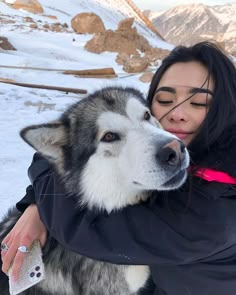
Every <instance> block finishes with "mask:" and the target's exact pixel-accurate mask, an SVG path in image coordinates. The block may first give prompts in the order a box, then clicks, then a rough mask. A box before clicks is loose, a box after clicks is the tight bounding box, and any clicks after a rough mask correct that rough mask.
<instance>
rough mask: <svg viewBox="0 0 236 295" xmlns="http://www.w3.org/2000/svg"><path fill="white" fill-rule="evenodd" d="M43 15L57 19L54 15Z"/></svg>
mask: <svg viewBox="0 0 236 295" xmlns="http://www.w3.org/2000/svg"><path fill="white" fill-rule="evenodd" d="M44 16H45V17H48V18H51V19H56V20H57V17H56V16H55V15H46V14H45V15H44Z"/></svg>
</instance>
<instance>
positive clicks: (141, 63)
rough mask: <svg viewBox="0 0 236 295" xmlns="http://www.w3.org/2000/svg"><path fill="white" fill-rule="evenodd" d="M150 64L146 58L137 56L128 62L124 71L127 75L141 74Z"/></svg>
mask: <svg viewBox="0 0 236 295" xmlns="http://www.w3.org/2000/svg"><path fill="white" fill-rule="evenodd" d="M148 64H149V61H148V60H147V59H146V58H142V57H138V56H135V57H132V58H130V59H128V60H127V61H126V64H125V65H124V67H123V70H124V71H125V72H127V73H139V72H143V71H145V70H146V68H147V67H148Z"/></svg>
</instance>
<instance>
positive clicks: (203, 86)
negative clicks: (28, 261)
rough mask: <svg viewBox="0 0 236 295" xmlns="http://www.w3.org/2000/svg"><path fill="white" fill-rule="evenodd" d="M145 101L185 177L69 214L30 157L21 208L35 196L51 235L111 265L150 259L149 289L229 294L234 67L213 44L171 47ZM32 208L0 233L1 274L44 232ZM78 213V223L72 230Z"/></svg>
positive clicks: (42, 166)
mask: <svg viewBox="0 0 236 295" xmlns="http://www.w3.org/2000/svg"><path fill="white" fill-rule="evenodd" d="M148 103H149V105H150V108H151V111H152V113H153V115H154V116H155V117H156V118H157V119H158V120H159V121H160V122H161V124H162V126H163V128H164V129H165V130H168V131H169V132H171V133H173V134H175V135H176V136H177V137H179V138H180V139H181V140H182V141H183V142H184V143H185V144H186V145H187V146H188V149H189V151H190V154H191V167H190V176H189V179H188V181H187V182H186V184H185V185H184V186H183V187H182V188H181V189H179V190H177V191H172V192H168V193H162V192H159V193H158V194H156V198H155V196H153V198H152V199H151V200H150V202H149V203H145V204H139V205H136V206H132V207H128V208H125V209H124V210H122V211H118V212H115V213H112V214H110V215H109V216H108V215H106V214H104V215H96V214H94V213H91V212H87V211H86V210H81V211H80V210H79V209H78V208H77V209H74V211H73V210H72V209H71V208H72V207H71V206H72V205H71V204H70V199H63V198H56V196H55V194H54V195H53V196H52V197H43V196H42V194H48V193H50V194H53V193H55V189H56V187H57V180H56V179H55V177H54V176H53V175H52V174H50V175H48V173H47V172H48V170H49V169H50V166H48V164H47V163H46V161H44V160H43V159H42V158H40V157H38V156H37V155H36V156H35V159H34V161H33V163H32V165H31V167H30V168H29V174H30V176H31V178H32V182H33V188H32V187H30V188H29V189H28V192H27V195H26V197H25V199H23V200H22V201H21V202H20V203H18V208H19V209H21V210H23V209H25V207H27V206H28V204H29V203H32V202H34V200H36V203H37V206H38V210H39V213H40V218H41V219H42V221H43V222H44V224H45V225H46V227H47V229H48V230H49V232H50V234H51V235H52V236H54V237H55V238H56V239H57V240H58V241H59V242H60V243H61V244H63V245H64V246H65V247H67V248H69V249H71V250H73V251H76V252H79V253H81V254H83V255H86V256H89V257H92V258H96V259H100V260H105V261H110V262H113V263H122V264H126V263H127V264H147V265H150V267H151V271H152V277H153V280H154V283H155V291H153V292H154V293H153V294H168V295H180V294H181V295H189V294H191V295H199V294H202V295H213V294H214V295H224V294H227V295H234V294H235V290H236V259H235V257H236V230H235V227H236V214H235V212H236V158H235V151H236V71H235V67H234V65H233V63H232V62H231V61H230V59H229V58H228V57H227V56H226V55H225V54H224V53H223V52H221V51H220V50H219V49H218V48H217V47H216V46H215V45H213V44H211V43H208V42H202V43H199V44H196V45H194V46H192V47H183V46H180V47H177V48H175V49H174V50H173V51H172V52H171V53H170V55H169V56H168V57H166V58H165V59H164V60H163V63H162V65H161V66H160V68H159V69H158V70H157V72H156V74H155V75H154V78H153V80H152V83H151V85H150V90H149V94H148ZM42 176H43V177H42ZM55 207H57V210H54V208H55ZM67 208H70V211H68V210H66V209H67ZM38 210H37V207H36V206H35V205H31V206H29V207H28V208H27V209H26V210H25V213H24V214H23V216H22V217H21V219H20V220H19V221H18V223H17V224H16V226H15V228H14V229H13V230H12V231H11V232H10V234H9V235H8V236H7V237H6V238H5V239H4V241H3V243H4V244H7V245H8V247H9V249H8V251H4V250H2V259H3V271H4V272H6V271H7V269H8V267H9V265H10V262H11V261H12V260H13V258H14V257H15V259H14V273H15V275H16V276H17V272H18V270H19V266H20V265H21V262H22V259H23V258H24V254H23V253H21V252H19V251H18V252H17V248H18V247H19V246H21V245H26V246H30V245H31V243H32V242H33V241H34V240H35V239H40V241H41V244H42V245H43V244H44V242H45V239H46V231H45V228H44V225H43V224H42V223H41V221H40V218H39V215H38ZM66 212H67V213H66ZM68 212H70V213H69V214H68ZM62 213H63V214H62ZM78 215H79V218H78ZM75 218H76V220H77V223H76V227H72V228H71V226H70V224H71V221H73V220H74V219H75ZM101 233H103V235H105V237H106V239H102V238H101V236H100V234H101ZM120 253H122V254H123V255H120Z"/></svg>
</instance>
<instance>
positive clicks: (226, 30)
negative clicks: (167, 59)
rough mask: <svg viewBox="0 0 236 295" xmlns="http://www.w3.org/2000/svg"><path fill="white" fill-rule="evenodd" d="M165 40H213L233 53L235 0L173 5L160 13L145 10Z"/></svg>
mask: <svg viewBox="0 0 236 295" xmlns="http://www.w3.org/2000/svg"><path fill="white" fill-rule="evenodd" d="M146 14H148V16H149V18H151V20H152V22H153V24H154V25H155V27H156V28H157V29H158V30H159V32H160V33H161V34H162V35H163V37H164V38H165V40H166V41H168V42H170V43H173V44H175V45H178V44H180V43H182V44H187V45H189V44H193V43H195V42H198V41H202V40H206V39H207V40H216V41H218V42H219V43H221V44H222V45H223V47H224V48H225V49H226V50H227V51H228V52H230V53H232V54H234V55H236V3H231V4H225V5H216V6H206V5H203V4H194V5H193V4H191V5H181V6H176V7H174V8H172V9H169V10H167V11H164V12H162V13H157V14H155V13H151V12H146Z"/></svg>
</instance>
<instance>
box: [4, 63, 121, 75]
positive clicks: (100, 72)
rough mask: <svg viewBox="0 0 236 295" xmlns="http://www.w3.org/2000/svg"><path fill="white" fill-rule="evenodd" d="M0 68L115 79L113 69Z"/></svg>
mask: <svg viewBox="0 0 236 295" xmlns="http://www.w3.org/2000/svg"><path fill="white" fill-rule="evenodd" d="M0 68H6V69H20V70H35V71H49V72H50V71H54V72H62V73H63V74H67V75H78V76H83V75H86V76H90V75H108V76H110V75H111V76H114V77H117V75H116V73H115V71H114V69H113V68H100V69H99V68H98V69H85V70H66V69H48V68H35V67H21V66H5V65H0Z"/></svg>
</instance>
